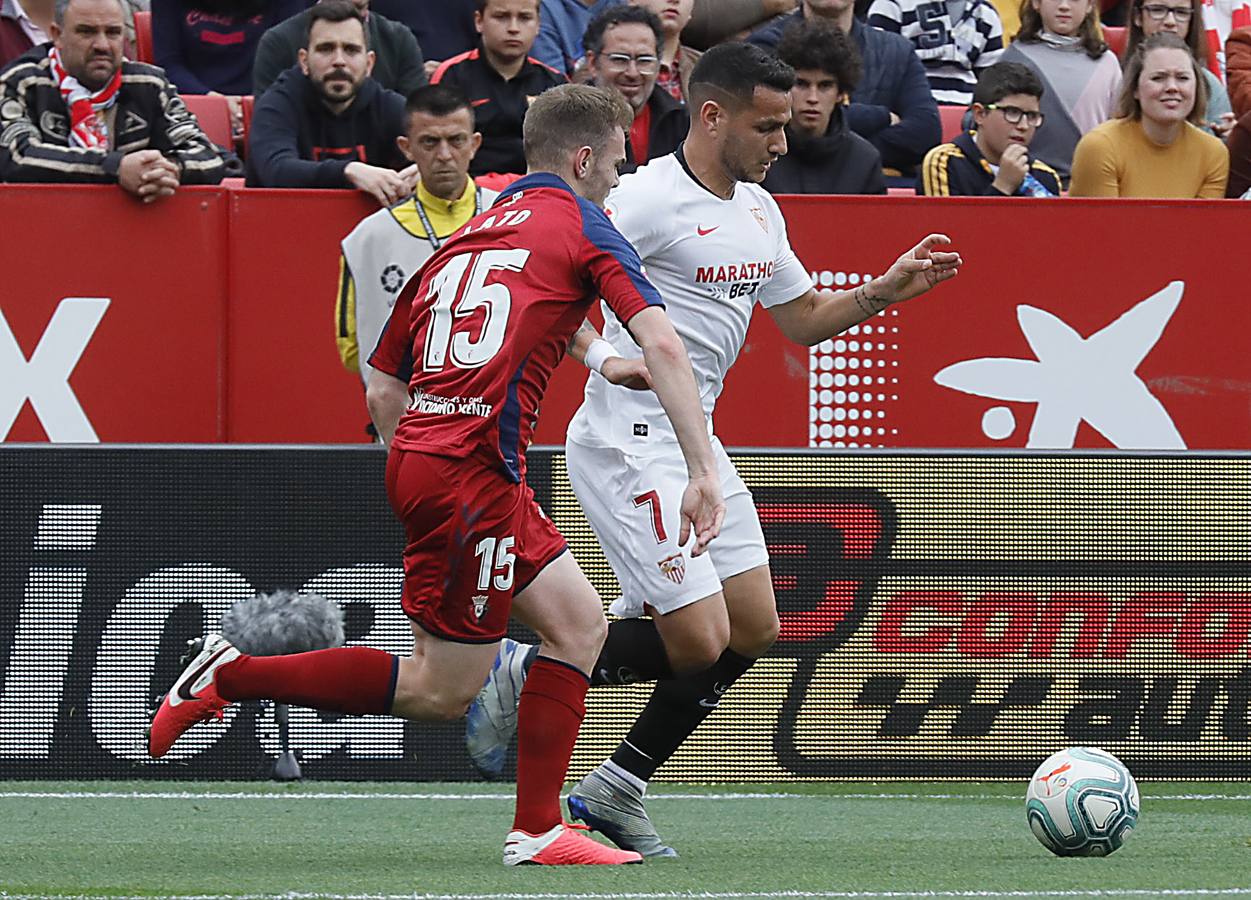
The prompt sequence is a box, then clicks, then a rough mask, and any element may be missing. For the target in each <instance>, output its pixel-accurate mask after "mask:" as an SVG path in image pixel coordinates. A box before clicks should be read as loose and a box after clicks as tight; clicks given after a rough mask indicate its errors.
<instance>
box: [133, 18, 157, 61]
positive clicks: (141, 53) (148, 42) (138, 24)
mask: <svg viewBox="0 0 1251 900" xmlns="http://www.w3.org/2000/svg"><path fill="white" fill-rule="evenodd" d="M135 54H136V55H137V56H138V57H139V62H146V63H152V64H154V65H155V64H156V57H155V56H154V55H153V53H152V13H150V12H136V13H135Z"/></svg>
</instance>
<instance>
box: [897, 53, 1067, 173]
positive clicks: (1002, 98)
mask: <svg viewBox="0 0 1251 900" xmlns="http://www.w3.org/2000/svg"><path fill="white" fill-rule="evenodd" d="M1043 96H1044V88H1043V85H1042V82H1041V81H1040V80H1039V78H1038V76H1037V75H1036V74H1035V73H1034V71H1033V70H1032V69H1030V68H1029V66H1026V65H1023V64H1021V63H1011V62H1001V63H996V64H995V65H993V66H991V67H990V68H989V69H987V70H986V71H985V72H983V73H982V75H981V77H980V78H978V80H977V87H976V88H975V89H974V91H973V113H972V114H973V124H974V126H975V130H973V131H966V132H964V133H963V134H960V135H957V136H956V138H955V140H953V141H952V142H951V143H949V144H939V145H938V146H937V147H935V148H934V149H933V150H931V151H930V152H929V153H927V154H926V155H925V161H924V162H923V163H921V174H920V176H919V178H918V184H917V193H919V194H925V195H926V196H929V197H956V196H982V197H1057V196H1059V194H1060V178H1059V175H1058V174H1057V173H1056V170H1055V169H1054V168H1052V167H1051V166H1049V165H1048V164H1047V163H1045V162H1043V161H1042V160H1040V159H1037V158H1033V157H1031V154H1030V152H1029V150H1030V143H1031V142H1032V141H1033V139H1034V135H1035V133H1037V132H1038V130H1039V128H1040V127H1042V125H1043V122H1044V121H1045V118H1044V115H1043V113H1042V111H1041V109H1040V108H1039V107H1040V101H1041V98H1042V97H1043Z"/></svg>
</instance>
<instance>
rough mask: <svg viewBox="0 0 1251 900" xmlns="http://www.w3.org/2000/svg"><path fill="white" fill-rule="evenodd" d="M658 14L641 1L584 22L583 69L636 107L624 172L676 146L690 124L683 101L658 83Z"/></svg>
mask: <svg viewBox="0 0 1251 900" xmlns="http://www.w3.org/2000/svg"><path fill="white" fill-rule="evenodd" d="M663 40H664V32H663V31H662V30H661V24H660V19H659V18H658V17H657V16H656V15H655V13H652V12H649V11H648V10H646V9H644V8H643V7H641V6H613V7H610V8H609V9H607V10H605V11H604V12H602V13H600V14H599V15H598V16H596V17H595V18H594V19H592V20H591V24H590V25H589V26H587V29H586V35H585V37H583V44H584V45H585V46H586V64H587V71H589V72H590V73H591V78H592V79H593V80H594V82H595V85H596V86H597V87H602V88H608V89H609V90H614V91H616V92H617V93H619V94H620V95H621V96H622V97H624V98H625V100H626V102H627V103H629V104H630V108H631V109H632V110H634V124H633V125H632V126H631V127H630V134H629V140H628V141H627V142H626V161H625V165H624V166H622V168H621V171H622V173H623V174H624V173H627V172H633V171H634V170H635V169H637V168H638V167H639V166H641V165H643V164H644V163H645V162H647V161H648V160H649V159H656V158H657V157H660V156H665V155H666V154H669V153H672V152H673V151H674V150H676V149H678V145H679V144H681V143H682V139H683V138H684V137H686V132H687V130H688V129H689V128H690V127H691V120H690V116H689V115H687V112H686V107H685V106H683V105H682V103H681V102H679V101H677V100H675V99H673V96H672V95H671V94H670V93H669V92H668V91H666V90H665V89H664V88H662V87H659V86H658V85H657V84H656V76H657V74H658V73H659V71H660V53H659V51H660V46H661V42H662V41H663Z"/></svg>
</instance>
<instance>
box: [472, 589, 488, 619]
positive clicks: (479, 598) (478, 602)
mask: <svg viewBox="0 0 1251 900" xmlns="http://www.w3.org/2000/svg"><path fill="white" fill-rule="evenodd" d="M486 608H487V595H486V594H474V595H473V616H474V618H475V619H481V618H482V614H483V613H485V612H486Z"/></svg>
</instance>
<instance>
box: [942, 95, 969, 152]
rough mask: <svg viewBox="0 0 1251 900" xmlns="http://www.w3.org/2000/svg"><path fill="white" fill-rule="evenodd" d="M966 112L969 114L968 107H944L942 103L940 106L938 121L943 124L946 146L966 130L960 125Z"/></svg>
mask: <svg viewBox="0 0 1251 900" xmlns="http://www.w3.org/2000/svg"><path fill="white" fill-rule="evenodd" d="M966 112H968V107H967V106H944V105H942V104H941V103H940V104H939V105H938V119H939V121H940V122H942V124H943V143H944V144H946V143H948V142H950V141H951V139H952V138H954V137H955V136H956V135H958V134H959V133H960V132H961V131H963V130H964V128H963V127H961V125H960V123H961V121H962V120H963V119H964V114H965V113H966Z"/></svg>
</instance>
